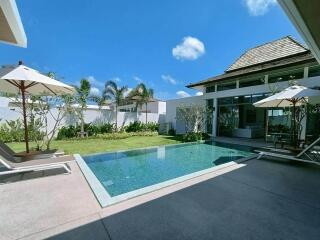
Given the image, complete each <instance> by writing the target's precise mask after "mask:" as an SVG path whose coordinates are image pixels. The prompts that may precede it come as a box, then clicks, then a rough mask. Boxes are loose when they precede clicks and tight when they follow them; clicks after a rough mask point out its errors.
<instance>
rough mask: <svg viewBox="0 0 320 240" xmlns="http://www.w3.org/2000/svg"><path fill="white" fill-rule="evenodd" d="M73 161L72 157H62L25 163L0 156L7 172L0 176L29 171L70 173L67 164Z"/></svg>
mask: <svg viewBox="0 0 320 240" xmlns="http://www.w3.org/2000/svg"><path fill="white" fill-rule="evenodd" d="M72 160H74V158H73V156H63V157H55V158H48V159H35V160H29V161H25V162H14V161H12V158H11V159H10V158H6V157H3V156H1V155H0V163H1V164H2V165H3V166H4V167H5V168H6V169H8V170H5V171H0V175H7V174H12V173H22V172H31V171H43V170H50V169H59V168H62V169H65V170H66V173H71V169H70V167H69V166H68V165H67V163H69V162H71V161H72Z"/></svg>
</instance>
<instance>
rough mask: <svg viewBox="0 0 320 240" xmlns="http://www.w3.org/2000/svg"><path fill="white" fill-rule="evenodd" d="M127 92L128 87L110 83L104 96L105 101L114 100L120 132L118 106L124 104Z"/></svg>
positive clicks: (106, 86)
mask: <svg viewBox="0 0 320 240" xmlns="http://www.w3.org/2000/svg"><path fill="white" fill-rule="evenodd" d="M127 90H128V88H127V86H123V87H118V85H117V83H116V82H114V81H108V82H106V85H105V89H104V91H103V94H102V96H103V98H104V99H108V100H112V101H113V102H114V103H115V105H116V130H118V106H119V105H120V104H121V103H122V102H123V100H124V94H125V92H126V91H127Z"/></svg>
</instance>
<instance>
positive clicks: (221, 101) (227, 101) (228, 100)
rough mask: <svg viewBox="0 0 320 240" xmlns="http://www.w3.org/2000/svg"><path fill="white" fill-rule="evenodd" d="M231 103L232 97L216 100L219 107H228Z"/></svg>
mask: <svg viewBox="0 0 320 240" xmlns="http://www.w3.org/2000/svg"><path fill="white" fill-rule="evenodd" d="M232 103H233V98H232V97H227V98H219V99H218V104H219V105H228V104H232Z"/></svg>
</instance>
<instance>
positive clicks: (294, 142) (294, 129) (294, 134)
mask: <svg viewBox="0 0 320 240" xmlns="http://www.w3.org/2000/svg"><path fill="white" fill-rule="evenodd" d="M293 146H294V147H297V140H296V102H295V101H294V102H293Z"/></svg>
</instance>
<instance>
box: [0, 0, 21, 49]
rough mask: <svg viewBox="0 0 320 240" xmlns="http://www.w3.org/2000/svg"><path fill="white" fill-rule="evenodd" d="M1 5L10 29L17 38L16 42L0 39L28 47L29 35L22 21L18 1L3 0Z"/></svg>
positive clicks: (0, 2)
mask: <svg viewBox="0 0 320 240" xmlns="http://www.w3.org/2000/svg"><path fill="white" fill-rule="evenodd" d="M0 7H1V9H2V10H3V13H4V15H5V18H6V20H7V22H8V25H9V28H10V31H11V32H12V33H13V35H14V38H15V40H16V41H15V42H8V41H4V40H1V39H0V41H1V42H4V43H7V44H10V45H15V46H19V47H24V48H25V47H27V37H26V34H25V31H24V28H23V25H22V22H21V18H20V15H19V11H18V8H17V5H16V2H15V1H14V0H1V1H0Z"/></svg>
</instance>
